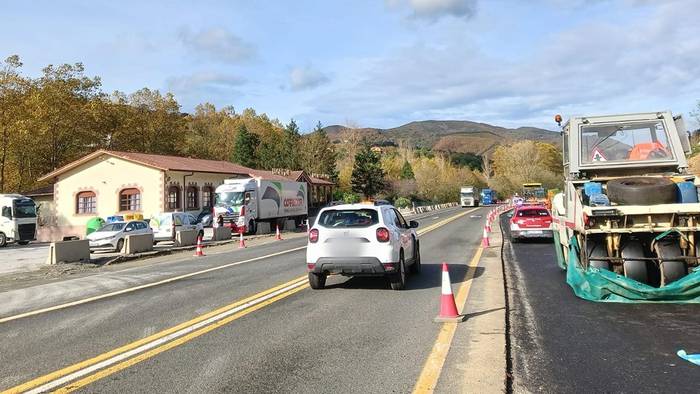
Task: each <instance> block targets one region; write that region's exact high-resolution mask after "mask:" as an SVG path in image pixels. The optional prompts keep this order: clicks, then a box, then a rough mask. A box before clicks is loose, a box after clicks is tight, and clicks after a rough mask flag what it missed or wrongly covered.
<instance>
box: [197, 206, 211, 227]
mask: <svg viewBox="0 0 700 394" xmlns="http://www.w3.org/2000/svg"><path fill="white" fill-rule="evenodd" d="M212 218H213V216H212V211H211V210H207V209H204V210H202V212H200V213H199V215H197V223H202V226H204V227H211V226H212V225H213V220H212Z"/></svg>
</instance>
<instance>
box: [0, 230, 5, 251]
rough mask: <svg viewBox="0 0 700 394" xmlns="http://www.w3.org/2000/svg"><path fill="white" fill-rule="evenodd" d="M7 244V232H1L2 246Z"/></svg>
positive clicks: (0, 244) (0, 246) (0, 242)
mask: <svg viewBox="0 0 700 394" xmlns="http://www.w3.org/2000/svg"><path fill="white" fill-rule="evenodd" d="M5 245H7V237H6V236H5V233H0V248H2V247H3V246H5Z"/></svg>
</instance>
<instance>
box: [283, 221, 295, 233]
mask: <svg viewBox="0 0 700 394" xmlns="http://www.w3.org/2000/svg"><path fill="white" fill-rule="evenodd" d="M296 229H297V224H296V222H294V219H288V220H285V221H284V227H283V228H282V230H285V231H294V230H296Z"/></svg>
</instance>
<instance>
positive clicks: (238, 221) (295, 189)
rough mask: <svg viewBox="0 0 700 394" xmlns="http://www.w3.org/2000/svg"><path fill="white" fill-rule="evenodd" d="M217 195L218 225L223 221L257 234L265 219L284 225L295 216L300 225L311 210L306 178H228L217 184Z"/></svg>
mask: <svg viewBox="0 0 700 394" xmlns="http://www.w3.org/2000/svg"><path fill="white" fill-rule="evenodd" d="M215 198H216V202H215V204H214V208H213V216H214V220H213V223H214V226H217V225H219V223H221V224H222V225H223V226H226V227H231V230H232V231H233V232H242V233H245V234H254V233H255V232H256V231H257V228H258V224H259V223H261V222H267V223H270V226H271V228H273V229H274V228H275V226H276V225H278V226H280V229H281V228H282V227H283V226H284V222H285V221H286V220H290V219H291V220H294V222H295V224H296V225H297V226H299V225H300V224H302V223H303V221H304V220H306V219H307V217H308V213H309V211H308V185H307V184H306V182H292V181H278V180H266V179H262V178H257V177H256V178H244V179H226V180H225V181H224V183H223V184H222V185H220V186H218V187H217V188H216V191H215Z"/></svg>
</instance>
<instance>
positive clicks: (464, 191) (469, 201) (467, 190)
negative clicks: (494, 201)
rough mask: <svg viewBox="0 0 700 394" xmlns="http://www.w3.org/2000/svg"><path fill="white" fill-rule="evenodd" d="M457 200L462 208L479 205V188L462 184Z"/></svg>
mask: <svg viewBox="0 0 700 394" xmlns="http://www.w3.org/2000/svg"><path fill="white" fill-rule="evenodd" d="M459 202H460V206H461V207H462V208H465V207H478V206H479V190H478V189H477V188H476V187H474V186H463V187H461V188H460V189H459Z"/></svg>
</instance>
